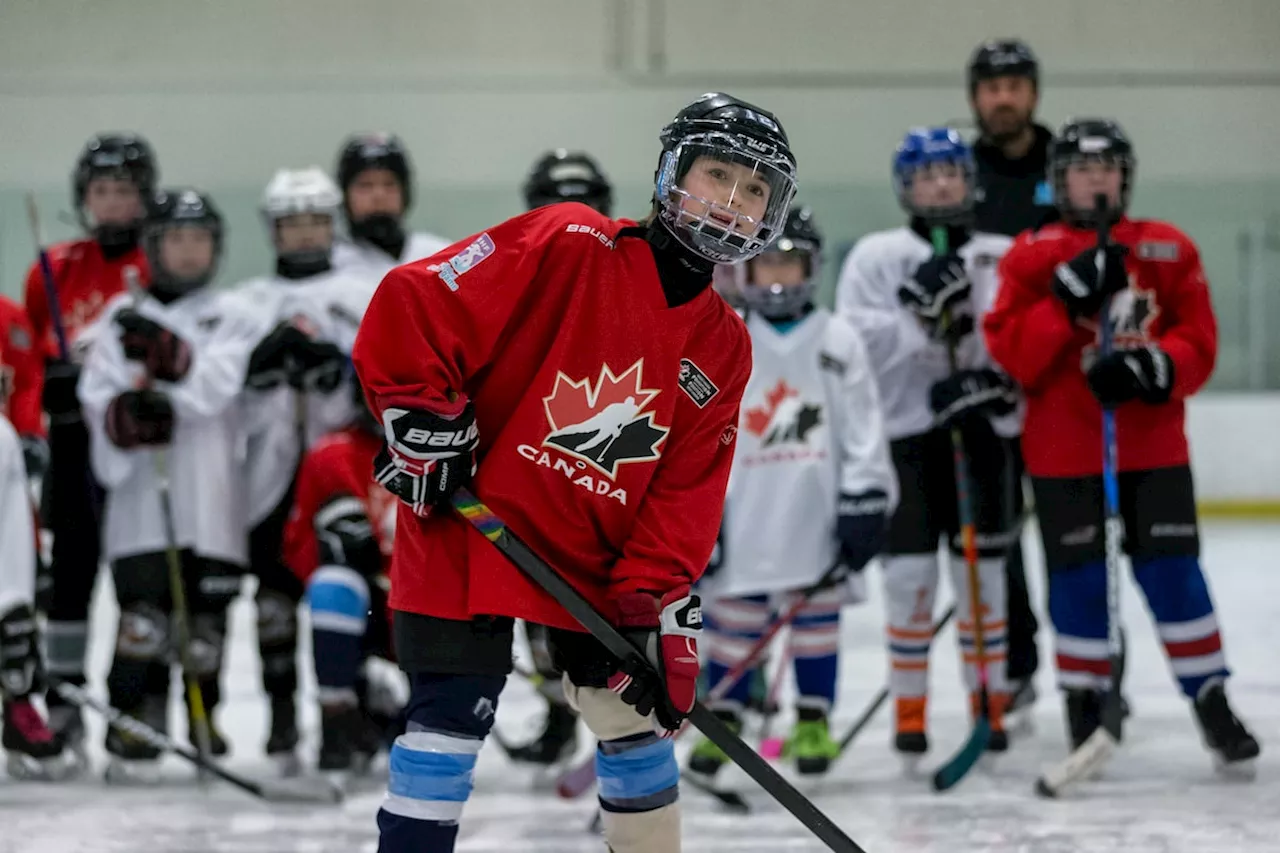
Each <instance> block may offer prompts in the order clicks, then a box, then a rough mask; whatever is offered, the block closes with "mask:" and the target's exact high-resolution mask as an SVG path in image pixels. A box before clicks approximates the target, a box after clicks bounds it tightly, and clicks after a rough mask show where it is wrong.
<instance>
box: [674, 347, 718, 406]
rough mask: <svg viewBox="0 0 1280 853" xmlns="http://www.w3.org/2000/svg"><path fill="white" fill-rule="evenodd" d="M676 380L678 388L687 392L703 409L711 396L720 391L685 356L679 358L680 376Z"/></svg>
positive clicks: (695, 403)
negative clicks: (678, 384)
mask: <svg viewBox="0 0 1280 853" xmlns="http://www.w3.org/2000/svg"><path fill="white" fill-rule="evenodd" d="M677 381H678V382H679V383H680V390H681V391H683V392H684V393H686V394H688V395H689V399H690V400H692V401H693V404H694V405H695V406H697V407H698V408H699V409H705V408H706V407H707V403H710V402H711V398H712V397H714V396H715V395H717V394H719V393H720V389H719V388H717V387H716V384H715V383H714V382H712V381H711V379H710V378H708V377H707V374H705V373H703V372H702V368H700V367H698V365H696V364H694V363H693V362H692V361H690V360H689V359H687V358H682V359H680V376H679V379H678V380H677Z"/></svg>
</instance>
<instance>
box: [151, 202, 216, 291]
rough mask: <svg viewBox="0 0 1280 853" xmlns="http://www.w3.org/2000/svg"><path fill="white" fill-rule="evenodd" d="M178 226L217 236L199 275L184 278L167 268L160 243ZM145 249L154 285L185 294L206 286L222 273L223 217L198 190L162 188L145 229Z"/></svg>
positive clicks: (214, 237)
mask: <svg viewBox="0 0 1280 853" xmlns="http://www.w3.org/2000/svg"><path fill="white" fill-rule="evenodd" d="M175 228H202V229H204V230H206V231H208V232H209V233H210V235H211V236H212V237H213V258H212V259H211V260H210V262H209V266H208V267H207V268H206V269H205V270H204V272H202V273H200V274H199V275H196V276H192V277H189V278H184V277H180V276H177V275H174V274H172V273H171V272H169V270H168V269H166V268H165V266H164V263H163V261H162V259H161V254H160V242H161V241H162V240H163V239H164V235H165V234H166V233H167V232H168V231H170V230H172V229H175ZM142 249H143V253H144V254H145V255H146V258H147V264H148V265H149V267H150V269H151V286H152V287H153V288H156V289H160V290H166V291H168V292H170V293H176V294H181V293H188V292H190V291H192V290H196V289H197V288H201V287H204V286H205V285H207V284H208V283H209V282H211V281H213V278H214V276H216V275H217V274H218V265H219V263H220V262H221V260H222V216H221V214H220V213H219V212H218V209H217V208H216V207H214V206H213V203H212V202H211V201H210V200H209V199H208V198H207V197H205V196H202V195H201V194H200V193H198V192H197V191H195V190H162V191H161V192H160V193H158V194H157V195H156V197H155V200H154V201H153V205H152V213H151V215H150V217H149V218H148V219H147V224H146V226H145V228H144V229H143V232H142Z"/></svg>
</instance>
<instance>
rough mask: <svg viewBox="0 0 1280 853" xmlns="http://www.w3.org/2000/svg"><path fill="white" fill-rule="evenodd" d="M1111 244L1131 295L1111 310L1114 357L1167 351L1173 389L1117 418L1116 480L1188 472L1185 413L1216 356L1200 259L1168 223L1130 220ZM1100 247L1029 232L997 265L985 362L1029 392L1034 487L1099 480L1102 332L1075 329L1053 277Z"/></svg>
mask: <svg viewBox="0 0 1280 853" xmlns="http://www.w3.org/2000/svg"><path fill="white" fill-rule="evenodd" d="M1111 239H1112V241H1113V242H1116V243H1119V244H1122V245H1124V246H1127V247H1128V248H1129V254H1128V256H1127V257H1126V258H1125V270H1126V271H1127V272H1128V274H1129V288H1128V289H1127V290H1123V291H1121V292H1120V293H1117V294H1116V295H1115V296H1113V297H1112V300H1111V322H1112V324H1113V329H1114V334H1115V338H1114V340H1115V346H1116V347H1126V346H1142V345H1144V344H1147V343H1155V344H1157V345H1159V347H1160V348H1161V349H1162V350H1164V351H1165V352H1166V353H1168V354H1169V357H1170V358H1171V359H1172V360H1173V378H1174V386H1173V396H1172V397H1171V398H1170V400H1169V401H1168V402H1167V403H1163V404H1160V405H1150V404H1148V403H1143V402H1137V401H1135V402H1130V403H1126V404H1125V405H1122V406H1120V407H1118V408H1117V409H1116V437H1117V449H1118V455H1119V465H1120V470H1122V471H1134V470H1145V469H1149V468H1161V467H1168V466H1174V465H1185V464H1187V462H1188V459H1189V457H1188V453H1187V438H1186V434H1185V433H1184V431H1183V422H1184V420H1185V414H1186V413H1185V408H1184V401H1185V400H1186V399H1187V397H1189V396H1191V395H1192V394H1194V393H1195V392H1196V391H1197V390H1198V389H1199V388H1200V386H1202V385H1204V383H1205V382H1206V381H1207V380H1208V378H1209V374H1210V373H1212V372H1213V363H1214V360H1215V358H1216V357H1217V350H1218V332H1217V325H1216V323H1215V320H1214V316H1213V307H1212V305H1211V304H1210V302H1209V286H1208V283H1207V282H1206V281H1205V277H1204V270H1203V269H1202V267H1201V266H1200V254H1199V252H1198V251H1197V250H1196V247H1195V244H1194V243H1192V242H1191V239H1190V238H1188V237H1187V236H1186V235H1185V234H1183V233H1182V232H1181V231H1180V230H1178V229H1177V228H1175V227H1174V226H1172V225H1169V224H1167V223H1164V222H1154V221H1148V220H1136V219H1122V220H1121V221H1120V222H1119V223H1117V224H1116V225H1115V227H1113V228H1112V229H1111ZM1096 244H1097V237H1096V234H1095V232H1094V231H1092V230H1085V229H1079V228H1072V227H1070V226H1068V225H1066V224H1062V223H1059V224H1054V225H1050V226H1048V227H1046V228H1043V229H1041V230H1039V231H1028V232H1024V233H1023V234H1022V235H1021V236H1020V237H1019V238H1018V240H1017V242H1015V243H1014V245H1013V247H1012V248H1011V249H1009V251H1008V253H1007V254H1005V256H1004V259H1003V260H1002V261H1001V263H1000V270H999V275H1000V288H999V293H998V295H997V297H996V303H995V307H994V308H993V309H992V310H991V311H990V312H989V313H988V314H987V315H986V319H985V321H984V330H985V332H986V338H987V348H988V350H990V352H991V355H992V356H993V357H994V358H995V360H996V361H997V362H999V363H1000V366H1001V367H1003V368H1004V369H1005V370H1006V371H1008V373H1009V375H1010V376H1012V377H1013V378H1014V379H1015V380H1017V381H1018V383H1019V384H1021V385H1022V387H1023V389H1024V390H1025V392H1026V397H1027V415H1026V421H1025V424H1024V426H1023V435H1022V448H1023V455H1024V456H1025V457H1026V462H1027V471H1029V472H1030V473H1031V474H1032V475H1035V476H1040V477H1081V476H1088V475H1095V474H1098V473H1100V472H1101V470H1102V409H1101V407H1100V406H1099V404H1098V401H1097V400H1096V399H1095V398H1094V396H1093V394H1092V393H1091V392H1090V391H1089V386H1088V384H1087V383H1086V381H1085V369H1084V367H1082V363H1084V362H1085V361H1086V359H1092V358H1093V357H1094V355H1095V353H1096V347H1097V343H1098V322H1097V319H1096V318H1089V319H1079V320H1076V321H1075V322H1074V323H1073V322H1072V321H1071V319H1070V317H1069V316H1068V314H1067V310H1066V308H1065V307H1064V306H1063V304H1062V303H1061V302H1060V301H1059V300H1058V299H1057V298H1056V297H1055V296H1054V295H1053V292H1052V289H1051V288H1052V282H1053V273H1054V268H1055V267H1056V266H1057V265H1058V264H1059V263H1062V262H1064V261H1069V260H1070V259H1071V258H1073V257H1075V256H1076V255H1077V254H1079V253H1080V252H1082V251H1084V250H1085V249H1088V248H1091V247H1093V246H1095V245H1096Z"/></svg>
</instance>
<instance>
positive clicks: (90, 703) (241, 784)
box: [53, 681, 343, 803]
mask: <svg viewBox="0 0 1280 853" xmlns="http://www.w3.org/2000/svg"><path fill="white" fill-rule="evenodd" d="M53 689H54V690H56V691H57V692H58V695H59V696H61V697H62V698H63V699H65V700H66V701H67V702H70V703H71V704H72V705H75V706H77V707H80V708H92V709H93V710H94V711H97V712H98V713H99V714H101V715H102V716H103V718H104V719H105V720H106V721H107V725H109V726H111V728H113V729H116V730H117V731H119V732H122V733H124V734H127V735H129V736H131V737H134V738H137V739H138V740H141V741H145V742H146V743H148V744H150V745H151V746H153V747H155V748H156V749H158V750H161V751H162V752H172V753H173V754H174V755H177V756H178V757H179V758H181V759H183V760H184V761H189V762H190V763H192V764H194V765H195V766H196V767H199V768H201V769H202V770H204V771H206V772H208V773H210V774H212V775H214V776H216V777H218V778H219V779H221V780H223V781H224V782H227V783H229V784H231V785H234V786H235V787H237V788H239V789H240V790H242V791H244V792H246V793H249V794H252V795H253V796H255V797H258V798H259V799H262V800H266V801H267V802H272V803H340V802H342V799H343V794H342V791H341V789H339V788H337V787H336V786H333V785H330V784H328V783H327V782H326V781H324V780H322V779H316V780H313V782H299V781H295V782H291V783H287V784H281V783H274V782H258V781H256V780H253V779H248V778H245V777H244V776H241V775H239V774H237V773H233V772H231V771H230V770H227V769H225V768H223V767H221V766H220V765H218V764H217V763H216V762H214V761H211V760H210V759H209V758H207V757H205V756H202V755H201V754H200V753H199V752H197V751H196V750H194V749H192V748H191V747H189V746H187V745H185V744H181V743H178V742H177V741H175V740H173V739H172V738H170V737H169V736H168V735H166V734H164V733H163V732H158V731H156V730H155V729H153V728H151V726H148V725H147V724H146V723H144V722H142V721H141V720H139V719H135V718H134V717H130V716H129V715H127V714H125V713H124V712H122V711H120V710H118V709H117V708H113V707H112V706H111V705H108V704H107V703H106V702H103V701H101V700H99V699H95V698H94V697H93V696H91V695H89V692H88V691H87V690H85V689H84V688H83V687H79V686H77V685H75V684H72V683H71V682H69V681H55V682H54V687H53Z"/></svg>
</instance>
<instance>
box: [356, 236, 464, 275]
mask: <svg viewBox="0 0 1280 853" xmlns="http://www.w3.org/2000/svg"><path fill="white" fill-rule="evenodd" d="M451 243H452V241H451V240H446V239H444V238H443V237H437V236H436V235H434V234H427V233H424V232H421V231H418V232H414V233H411V234H409V235H408V238H407V239H406V241H405V244H404V251H402V252H401V253H400V257H399V258H393V257H391V256H390V255H388V254H387V253H386V252H384V251H382V250H381V249H379V248H378V247H377V246H373V245H370V244H369V243H364V242H357V241H353V240H342V241H339V242H338V243H335V244H334V247H333V269H334V271H335V272H339V273H343V274H345V275H349V276H354V277H356V278H363V279H368V280H370V281H372V283H373V284H374V285H375V286H376V285H377V284H378V283H379V282H381V281H382V277H383V276H385V275H386V274H387V273H389V272H391V270H392V269H394V268H395V267H398V266H400V265H401V264H408V263H413V262H414V261H420V260H422V259H423V258H429V257H431V256H432V255H434V254H435V253H436V252H438V251H440V250H441V249H444V248H446V247H447V246H449V245H450V244H451Z"/></svg>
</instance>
